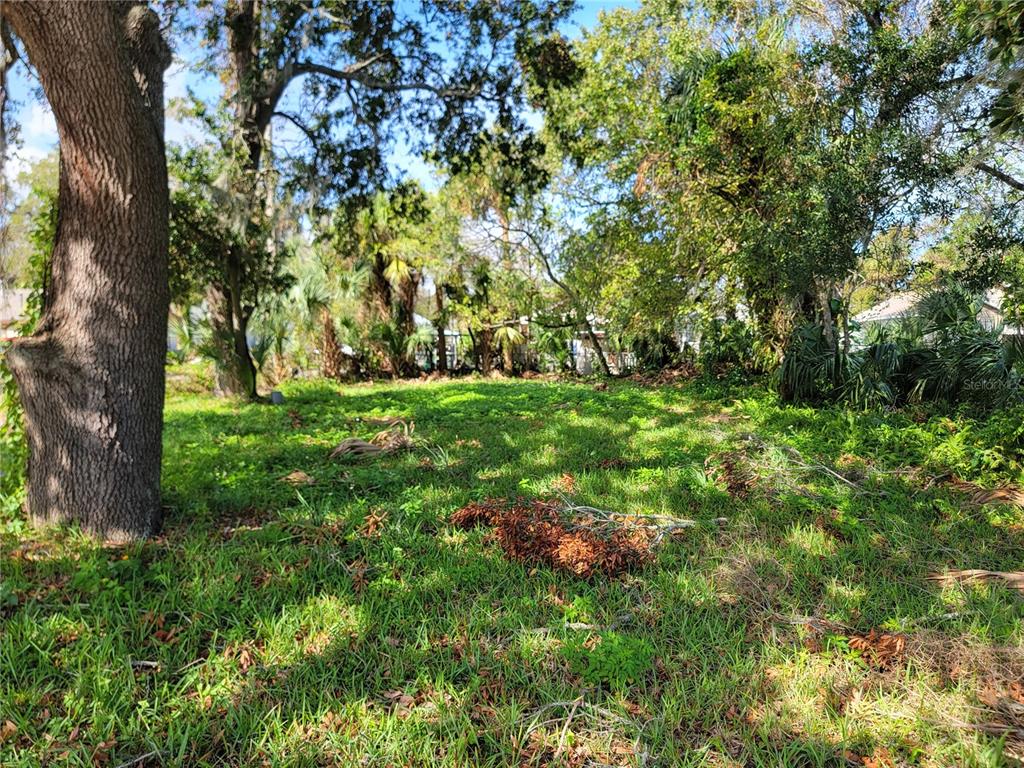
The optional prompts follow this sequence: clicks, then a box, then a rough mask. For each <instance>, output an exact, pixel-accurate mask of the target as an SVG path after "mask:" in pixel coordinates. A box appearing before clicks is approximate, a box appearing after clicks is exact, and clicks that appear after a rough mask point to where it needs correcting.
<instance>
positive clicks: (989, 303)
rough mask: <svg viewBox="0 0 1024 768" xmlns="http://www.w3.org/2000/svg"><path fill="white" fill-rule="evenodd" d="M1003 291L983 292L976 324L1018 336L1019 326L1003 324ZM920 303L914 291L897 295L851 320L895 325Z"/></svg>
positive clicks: (864, 324)
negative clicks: (999, 328)
mask: <svg viewBox="0 0 1024 768" xmlns="http://www.w3.org/2000/svg"><path fill="white" fill-rule="evenodd" d="M1004 295H1005V291H1003V289H1002V288H990V289H989V290H987V291H985V295H984V297H982V302H981V309H980V310H978V322H979V323H981V324H982V325H983V326H985V327H986V328H989V329H992V328H996V327H998V326H1002V335H1003V336H1019V335H1021V334H1022V333H1024V330H1022V329H1021V328H1020V327H1019V326H1016V325H1009V324H1006V323H1004V322H1003V296H1004ZM920 301H921V294H919V293H916V292H914V291H907V292H906V293H897V294H895V295H893V296H890V297H889V298H887V299H885V300H884V301H880V302H879V303H878V304H875V306H873V307H870V308H869V309H865V310H864V311H863V312H860V313H859V314H857V315H854V317H853V320H854V322H856V323H857V324H858V325H860V326H861V327H862V328H867V327H869V326H872V325H881V326H886V325H889V324H891V323H896V322H899V321H900V320H902V319H903V318H905V317H908V316H909V315H911V314H913V313H914V311H915V310H916V309H917V305H918V303H919V302H920Z"/></svg>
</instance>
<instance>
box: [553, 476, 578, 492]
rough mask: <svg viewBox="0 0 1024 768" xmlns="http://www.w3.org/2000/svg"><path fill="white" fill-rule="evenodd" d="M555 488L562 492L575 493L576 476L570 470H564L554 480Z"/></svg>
mask: <svg viewBox="0 0 1024 768" xmlns="http://www.w3.org/2000/svg"><path fill="white" fill-rule="evenodd" d="M554 487H555V490H557V491H561V492H562V493H574V492H575V491H576V478H575V477H573V475H572V473H570V472H563V473H562V474H561V475H560V476H559V477H558V478H557V479H556V480H555V482H554Z"/></svg>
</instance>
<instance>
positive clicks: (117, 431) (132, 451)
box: [0, 2, 170, 540]
mask: <svg viewBox="0 0 1024 768" xmlns="http://www.w3.org/2000/svg"><path fill="white" fill-rule="evenodd" d="M0 12H2V13H3V15H4V17H5V19H6V20H8V21H9V22H10V24H11V27H12V28H13V29H14V31H15V33H16V34H17V35H18V37H20V38H21V40H22V42H23V43H24V45H25V50H26V52H27V54H28V58H29V60H30V61H31V63H32V65H33V66H34V67H35V68H36V71H37V72H38V73H39V79H40V82H41V83H42V86H43V91H44V92H45V94H46V98H47V100H48V102H49V104H50V107H51V108H52V109H53V114H54V116H55V118H56V122H57V130H58V134H59V137H60V187H59V211H60V213H59V219H58V222H57V233H56V240H55V243H54V249H53V254H52V256H51V271H52V282H51V290H50V291H49V293H48V296H47V302H46V306H45V307H44V308H43V314H42V317H41V319H40V321H39V324H38V326H37V330H36V331H35V333H33V334H32V335H31V336H29V337H26V338H21V339H18V340H17V341H15V342H14V343H13V345H12V346H11V349H10V352H9V353H8V362H9V365H10V368H11V371H12V373H13V374H14V376H15V378H16V380H17V382H18V389H19V392H20V394H21V401H22V405H23V407H24V410H25V428H26V434H27V437H28V443H29V463H28V486H27V491H28V499H27V501H28V509H29V513H30V515H31V516H32V518H33V519H34V520H36V521H40V522H76V523H78V524H79V525H81V527H82V528H83V529H85V530H87V531H89V532H91V533H93V534H96V535H98V536H102V537H106V538H111V539H117V540H126V539H131V538H135V537H140V536H147V535H150V534H152V533H153V532H154V531H155V530H157V528H158V527H159V525H160V460H161V432H162V429H163V403H164V361H165V357H166V354H167V313H168V308H169V290H168V286H167V238H168V207H169V206H168V192H167V166H166V162H165V159H164V141H163V71H164V69H165V68H166V67H167V65H168V64H169V63H170V51H169V49H168V48H167V46H166V44H165V43H164V41H163V38H162V37H161V35H160V29H159V19H158V18H157V16H156V14H154V13H152V12H151V11H150V10H149V9H148V8H147V7H146V6H145V5H136V4H130V3H124V4H117V5H114V4H91V3H47V2H27V3H13V2H7V3H4V4H3V6H2V7H0Z"/></svg>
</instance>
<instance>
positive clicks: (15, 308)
mask: <svg viewBox="0 0 1024 768" xmlns="http://www.w3.org/2000/svg"><path fill="white" fill-rule="evenodd" d="M31 293H32V291H31V290H30V289H29V288H4V287H3V285H0V341H8V340H10V339H13V338H14V337H16V336H17V335H18V331H17V327H16V326H17V325H18V323H20V322H21V321H22V320H23V319H24V318H25V305H26V304H27V303H28V297H29V295H30V294H31Z"/></svg>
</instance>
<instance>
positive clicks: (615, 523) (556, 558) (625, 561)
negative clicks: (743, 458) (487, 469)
mask: <svg viewBox="0 0 1024 768" xmlns="http://www.w3.org/2000/svg"><path fill="white" fill-rule="evenodd" d="M451 522H452V524H453V525H457V526H459V527H460V528H472V527H474V526H476V525H481V524H483V525H489V526H492V527H493V528H494V535H495V539H496V540H497V542H498V544H499V545H500V546H501V548H502V549H503V550H504V551H505V554H506V555H507V556H508V557H509V558H510V559H512V560H518V561H521V562H528V563H538V564H544V565H549V566H551V567H554V568H558V569H560V570H564V571H568V572H569V573H572V574H573V575H575V576H578V577H580V578H589V577H591V576H593V575H595V574H597V573H603V574H605V575H607V576H617V575H619V574H621V573H624V572H626V571H630V570H633V569H635V568H638V567H641V566H642V565H644V564H646V563H648V562H649V561H650V560H651V559H652V558H653V556H654V549H655V547H656V546H657V545H658V544H659V543H660V542H661V541H662V539H663V538H664V537H665V536H666V535H675V534H677V533H678V532H680V531H682V530H683V529H686V528H692V527H694V526H696V525H700V524H701V523H700V522H699V521H697V520H685V519H682V518H676V517H671V516H669V515H622V514H618V513H614V512H608V511H607V510H602V509H597V508H596V507H588V506H581V505H576V504H573V503H571V502H568V501H564V502H563V503H562V504H558V503H556V502H554V501H542V500H539V499H535V500H532V501H526V500H523V499H518V500H516V501H511V502H510V501H507V500H505V499H487V500H486V501H483V502H473V503H471V504H467V505H466V506H465V507H462V508H461V509H458V510H456V511H455V512H453V513H452V516H451ZM708 522H709V523H711V524H720V523H722V522H724V518H717V519H715V520H713V521H708Z"/></svg>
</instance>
